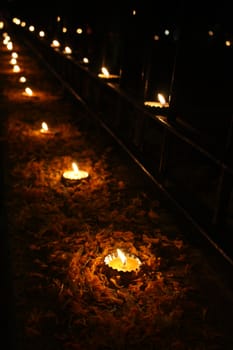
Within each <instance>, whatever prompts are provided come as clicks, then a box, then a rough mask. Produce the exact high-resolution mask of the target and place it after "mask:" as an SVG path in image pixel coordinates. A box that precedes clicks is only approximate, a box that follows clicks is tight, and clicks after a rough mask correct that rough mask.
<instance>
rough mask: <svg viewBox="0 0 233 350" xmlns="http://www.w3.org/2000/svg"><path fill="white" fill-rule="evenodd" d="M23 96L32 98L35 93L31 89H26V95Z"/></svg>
mask: <svg viewBox="0 0 233 350" xmlns="http://www.w3.org/2000/svg"><path fill="white" fill-rule="evenodd" d="M23 94H24V95H26V96H32V95H33V91H32V89H31V88H30V87H26V88H25V89H24V93H23Z"/></svg>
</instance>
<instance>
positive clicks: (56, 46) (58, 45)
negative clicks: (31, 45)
mask: <svg viewBox="0 0 233 350" xmlns="http://www.w3.org/2000/svg"><path fill="white" fill-rule="evenodd" d="M51 47H55V48H58V47H60V43H59V41H58V40H57V39H54V40H53V41H52V43H51Z"/></svg>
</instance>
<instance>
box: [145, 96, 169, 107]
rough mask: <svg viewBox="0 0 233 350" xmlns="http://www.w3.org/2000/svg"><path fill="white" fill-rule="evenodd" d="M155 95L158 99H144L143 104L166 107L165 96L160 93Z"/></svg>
mask: <svg viewBox="0 0 233 350" xmlns="http://www.w3.org/2000/svg"><path fill="white" fill-rule="evenodd" d="M157 96H158V100H159V101H145V102H144V105H145V106H149V107H155V108H168V107H169V103H167V102H166V100H165V97H164V96H163V95H162V94H160V93H159V94H158V95H157Z"/></svg>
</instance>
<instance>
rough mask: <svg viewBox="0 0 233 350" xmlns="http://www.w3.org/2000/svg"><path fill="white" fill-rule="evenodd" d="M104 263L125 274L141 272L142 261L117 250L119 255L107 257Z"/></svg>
mask: <svg viewBox="0 0 233 350" xmlns="http://www.w3.org/2000/svg"><path fill="white" fill-rule="evenodd" d="M104 262H105V264H106V265H107V266H109V267H110V268H112V269H113V270H117V271H123V272H132V271H134V272H136V271H138V270H139V268H140V265H141V261H140V260H139V258H138V257H136V256H134V255H132V254H125V253H123V252H122V251H121V250H120V249H117V254H109V255H107V256H106V257H105V259H104Z"/></svg>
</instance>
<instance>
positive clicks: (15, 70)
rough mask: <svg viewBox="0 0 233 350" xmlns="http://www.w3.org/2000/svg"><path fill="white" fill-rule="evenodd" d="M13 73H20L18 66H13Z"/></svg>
mask: <svg viewBox="0 0 233 350" xmlns="http://www.w3.org/2000/svg"><path fill="white" fill-rule="evenodd" d="M13 72H14V73H18V72H20V67H19V65H18V64H15V65H14V66H13Z"/></svg>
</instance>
